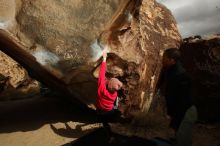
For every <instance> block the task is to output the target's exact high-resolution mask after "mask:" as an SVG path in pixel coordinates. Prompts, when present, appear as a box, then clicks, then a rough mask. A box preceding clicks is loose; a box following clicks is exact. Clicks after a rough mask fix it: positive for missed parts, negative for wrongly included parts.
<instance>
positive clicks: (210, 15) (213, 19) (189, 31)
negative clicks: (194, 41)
mask: <svg viewBox="0 0 220 146" xmlns="http://www.w3.org/2000/svg"><path fill="white" fill-rule="evenodd" d="M157 1H158V2H161V3H163V4H164V5H165V6H167V7H168V8H169V9H170V10H171V11H172V13H173V15H174V17H175V18H176V20H177V24H178V28H179V30H180V32H181V35H182V36H183V37H188V36H192V35H205V34H212V33H219V32H220V0H203V1H201V0H176V1H174V0H157Z"/></svg>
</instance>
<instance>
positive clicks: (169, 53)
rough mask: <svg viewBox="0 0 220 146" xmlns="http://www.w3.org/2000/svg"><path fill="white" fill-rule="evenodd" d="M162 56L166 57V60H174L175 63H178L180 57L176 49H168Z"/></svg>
mask: <svg viewBox="0 0 220 146" xmlns="http://www.w3.org/2000/svg"><path fill="white" fill-rule="evenodd" d="M164 55H166V56H167V57H168V58H172V59H174V60H175V61H179V60H180V57H181V53H180V51H179V49H177V48H169V49H167V50H165V51H164Z"/></svg>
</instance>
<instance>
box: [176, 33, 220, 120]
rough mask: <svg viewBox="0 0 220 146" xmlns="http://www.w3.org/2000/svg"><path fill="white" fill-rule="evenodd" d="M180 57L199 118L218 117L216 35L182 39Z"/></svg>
mask: <svg viewBox="0 0 220 146" xmlns="http://www.w3.org/2000/svg"><path fill="white" fill-rule="evenodd" d="M180 50H181V52H182V60H183V64H184V65H185V67H186V69H187V70H188V71H189V73H190V75H191V77H192V80H193V89H194V90H193V98H194V102H195V104H196V105H197V107H198V112H199V118H200V120H215V121H216V120H218V121H219V120H220V111H219V104H220V90H219V87H220V35H212V36H207V37H204V38H201V37H199V36H196V37H191V38H186V39H184V42H183V44H182V45H181V48H180Z"/></svg>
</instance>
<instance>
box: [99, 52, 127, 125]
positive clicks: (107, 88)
mask: <svg viewBox="0 0 220 146" xmlns="http://www.w3.org/2000/svg"><path fill="white" fill-rule="evenodd" d="M106 58H107V53H106V51H104V52H103V61H102V63H101V66H100V71H99V79H98V97H97V102H96V108H97V115H98V118H99V120H100V121H101V122H102V123H103V125H104V127H105V128H106V127H107V128H109V125H108V124H107V123H108V122H111V121H112V120H114V118H116V117H117V116H119V115H120V112H119V110H117V109H115V108H114V103H115V101H116V99H117V96H118V93H117V91H118V90H120V89H121V88H122V85H123V84H122V82H121V81H119V80H118V79H117V78H111V79H109V80H107V79H106V77H105V73H106Z"/></svg>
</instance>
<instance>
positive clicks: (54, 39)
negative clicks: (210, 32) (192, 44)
mask: <svg viewBox="0 0 220 146" xmlns="http://www.w3.org/2000/svg"><path fill="white" fill-rule="evenodd" d="M19 4H20V5H19ZM18 5H19V7H18ZM16 12H17V13H16V15H15V17H16V23H13V24H14V26H13V27H11V28H8V29H9V30H10V31H11V33H13V34H14V36H16V37H17V38H18V39H19V41H20V42H22V43H23V44H25V46H27V47H24V48H23V49H24V51H26V52H27V53H29V54H32V55H34V56H35V60H36V61H38V62H39V63H41V65H42V66H43V67H44V68H45V69H47V70H48V71H49V72H50V73H52V74H53V75H54V76H55V77H56V78H57V79H58V80H60V81H62V84H63V85H64V86H65V87H66V89H67V90H68V91H66V90H65V91H66V92H70V93H74V95H77V97H78V98H82V99H83V100H81V101H83V102H84V103H85V104H86V105H88V106H90V107H94V104H95V99H96V96H97V94H96V91H97V78H96V77H97V73H98V69H99V68H98V67H99V63H100V60H98V59H99V58H100V57H101V54H102V47H100V46H106V45H108V47H109V48H110V50H109V51H110V53H109V57H108V60H107V63H108V65H107V76H108V77H118V78H119V79H120V80H122V82H123V83H124V85H125V86H124V89H123V91H122V92H120V94H119V95H120V96H121V97H122V98H123V100H122V101H121V107H120V108H121V110H122V111H123V112H124V114H129V115H136V114H137V113H139V112H142V111H145V112H147V111H148V109H149V107H150V104H151V102H152V98H153V94H154V91H155V85H156V82H157V79H158V75H159V72H160V69H161V62H160V61H161V60H160V59H161V55H162V53H163V50H164V49H166V48H169V47H178V46H179V44H180V40H181V37H180V35H179V32H178V30H177V27H176V22H175V19H174V17H173V16H172V14H171V13H170V11H169V10H168V9H167V8H165V7H164V6H163V5H161V4H158V3H157V2H155V1H154V0H123V1H122V0H114V1H112V0H107V1H106V0H96V1H94V0H88V1H80V0H70V1H63V0H56V1H54V0H47V1H43V0H37V1H32V0H23V1H22V3H17V10H16ZM20 61H21V62H22V60H20ZM39 67H40V66H39ZM29 70H32V69H31V68H29ZM32 71H33V70H32ZM35 76H37V74H36V73H35ZM38 80H39V78H38ZM59 84H61V83H59ZM62 88H63V86H62ZM63 90H64V89H63ZM125 101H126V102H125Z"/></svg>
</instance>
